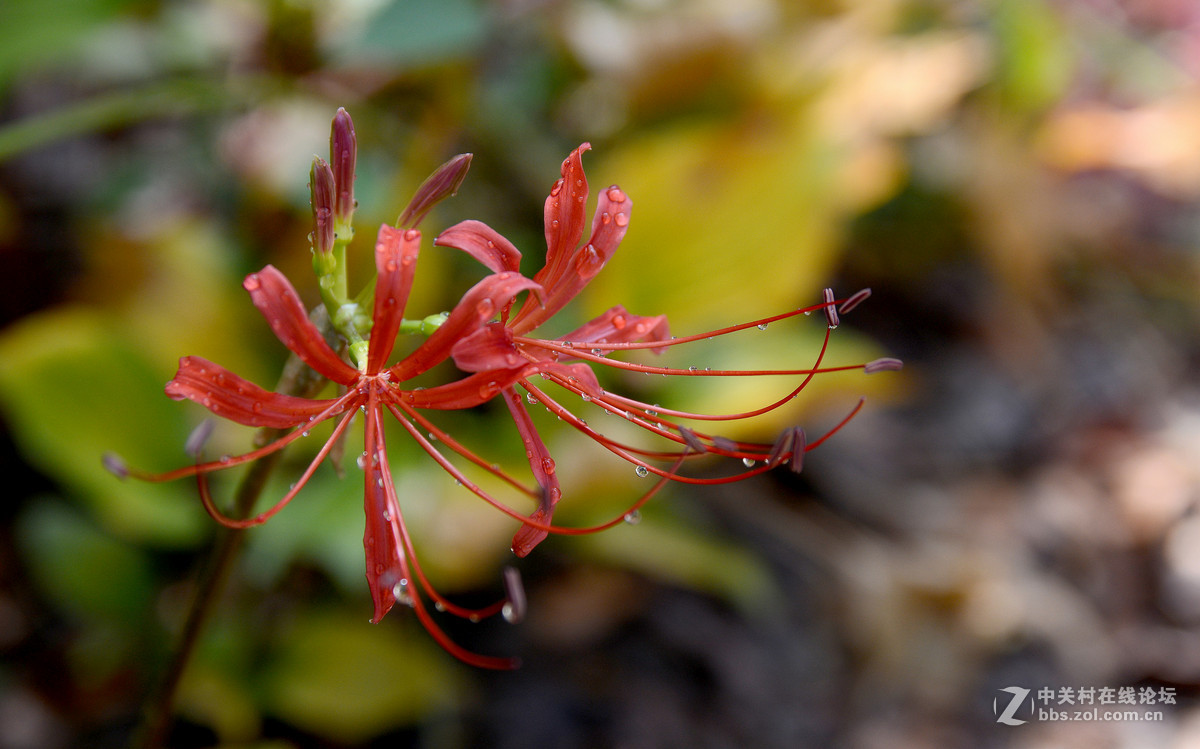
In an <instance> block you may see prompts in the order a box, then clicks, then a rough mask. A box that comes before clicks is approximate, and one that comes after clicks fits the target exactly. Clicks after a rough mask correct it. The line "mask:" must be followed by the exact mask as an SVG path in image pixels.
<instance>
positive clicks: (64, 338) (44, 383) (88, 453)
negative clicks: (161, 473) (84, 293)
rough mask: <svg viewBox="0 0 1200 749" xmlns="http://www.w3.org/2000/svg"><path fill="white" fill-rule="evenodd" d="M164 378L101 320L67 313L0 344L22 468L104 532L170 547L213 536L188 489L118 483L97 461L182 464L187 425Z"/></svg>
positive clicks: (36, 319)
mask: <svg viewBox="0 0 1200 749" xmlns="http://www.w3.org/2000/svg"><path fill="white" fill-rule="evenodd" d="M164 382H165V377H164V376H163V373H161V372H157V371H155V370H154V369H153V368H152V367H150V365H149V364H148V363H147V362H146V361H145V360H144V359H143V358H142V357H141V356H140V355H139V353H138V352H137V350H136V348H135V347H134V345H133V344H132V343H131V342H130V341H128V340H126V338H125V337H124V335H123V334H122V332H121V331H120V329H119V328H118V326H117V325H115V324H114V323H112V322H110V321H109V319H108V318H106V317H104V316H103V315H101V314H100V313H97V312H94V311H90V310H85V309H82V308H64V309H59V310H55V311H52V312H47V313H43V314H40V315H35V316H32V317H28V318H25V319H24V320H22V321H21V322H20V323H18V324H16V325H14V326H13V327H11V328H9V329H8V330H6V331H5V333H4V335H3V336H0V409H2V410H3V412H4V417H5V419H6V421H7V422H8V424H9V427H10V429H11V431H12V435H13V440H14V441H15V442H16V444H17V447H18V448H19V450H20V451H21V453H22V455H23V456H24V458H25V459H26V460H27V461H28V462H29V463H30V464H31V465H33V466H35V467H36V468H37V469H38V470H40V471H41V472H42V473H44V474H46V475H47V476H49V477H51V478H52V479H54V480H55V481H57V482H58V483H59V484H60V485H61V486H63V487H64V488H66V489H68V490H69V491H70V492H71V493H73V494H74V495H76V496H78V497H79V498H80V499H82V500H83V501H84V502H85V503H86V504H87V505H88V506H89V507H90V508H91V510H92V511H93V512H94V513H95V515H96V517H97V519H98V520H99V522H100V523H101V525H102V526H103V527H104V528H105V529H106V530H108V531H110V532H113V533H115V534H116V535H119V536H121V537H122V538H126V539H130V540H139V541H146V542H152V543H158V544H164V545H168V546H178V545H187V544H193V543H195V542H196V541H198V540H199V539H200V538H201V537H202V536H203V535H204V534H205V531H206V530H207V529H208V528H209V527H210V526H209V524H208V523H205V522H204V521H203V512H202V511H201V510H200V508H199V503H198V502H197V501H196V499H195V497H194V487H193V486H192V485H191V484H190V483H188V482H176V483H172V484H151V483H146V482H142V481H134V480H129V481H121V480H119V479H118V478H117V477H115V476H113V475H112V474H111V473H109V472H108V471H107V470H105V469H104V468H103V466H102V464H101V457H102V455H103V454H104V453H105V452H106V451H112V452H115V453H117V454H119V455H121V456H122V457H123V458H125V459H126V460H127V461H128V462H129V464H130V465H134V466H137V467H141V468H146V469H149V470H161V469H163V468H167V467H173V466H177V465H179V464H180V463H181V462H182V461H183V460H184V458H185V456H184V454H183V449H182V446H183V443H184V441H185V440H186V439H187V435H188V431H189V425H188V424H187V423H186V421H185V419H184V412H183V410H182V409H180V408H178V406H177V404H175V403H173V402H172V401H171V400H169V399H168V398H166V397H164V396H163V394H162V387H163V383H164Z"/></svg>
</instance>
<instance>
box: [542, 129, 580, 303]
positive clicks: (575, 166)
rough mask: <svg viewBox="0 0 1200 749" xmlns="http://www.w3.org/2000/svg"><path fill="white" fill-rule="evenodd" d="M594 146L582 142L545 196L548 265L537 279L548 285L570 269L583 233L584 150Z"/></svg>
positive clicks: (564, 162) (566, 161)
mask: <svg viewBox="0 0 1200 749" xmlns="http://www.w3.org/2000/svg"><path fill="white" fill-rule="evenodd" d="M591 148H592V144H591V143H582V144H580V146H579V148H576V149H575V150H574V151H572V152H571V153H570V154H569V155H568V156H567V158H566V159H564V160H563V163H562V177H561V178H559V180H558V181H557V182H555V183H554V186H553V187H551V188H550V195H549V196H548V197H547V198H546V205H545V208H544V211H543V213H544V219H545V228H546V265H545V267H543V268H542V269H541V270H540V271H538V273H537V275H536V276H534V280H535V281H537V282H538V283H540V284H542V285H543V286H546V287H547V288H548V287H550V286H551V285H553V284H554V283H555V282H556V281H557V279H558V278H559V277H561V276H562V275H563V274H564V273H566V272H567V265H568V263H569V261H570V255H571V253H572V251H573V250H574V249H575V247H576V246H577V245H578V244H579V240H580V238H581V237H582V236H583V218H584V204H585V203H586V202H587V195H588V184H587V177H586V176H585V175H584V173H583V152H584V151H589V150H591Z"/></svg>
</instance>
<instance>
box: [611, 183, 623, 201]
mask: <svg viewBox="0 0 1200 749" xmlns="http://www.w3.org/2000/svg"><path fill="white" fill-rule="evenodd" d="M608 199H609V200H611V201H612V202H614V203H624V202H625V193H624V191H622V190H621V188H619V187H617V186H616V185H613V186H612V187H610V188H608Z"/></svg>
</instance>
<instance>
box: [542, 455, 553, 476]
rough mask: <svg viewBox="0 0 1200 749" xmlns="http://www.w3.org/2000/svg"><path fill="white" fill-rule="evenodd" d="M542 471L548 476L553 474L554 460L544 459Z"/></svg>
mask: <svg viewBox="0 0 1200 749" xmlns="http://www.w3.org/2000/svg"><path fill="white" fill-rule="evenodd" d="M542 470H543V471H545V472H546V475H551V474H553V473H554V458H542Z"/></svg>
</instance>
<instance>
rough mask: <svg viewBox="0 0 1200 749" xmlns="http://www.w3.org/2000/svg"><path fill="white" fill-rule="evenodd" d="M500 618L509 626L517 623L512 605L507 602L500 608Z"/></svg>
mask: <svg viewBox="0 0 1200 749" xmlns="http://www.w3.org/2000/svg"><path fill="white" fill-rule="evenodd" d="M500 616H502V617H504V621H506V622H508V623H509V624H516V623H517V621H518V619H517V614H516V609H514V608H513V605H512V604H511V603H508V602H507V601H506V602H505V603H504V605H503V606H502V607H500Z"/></svg>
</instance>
